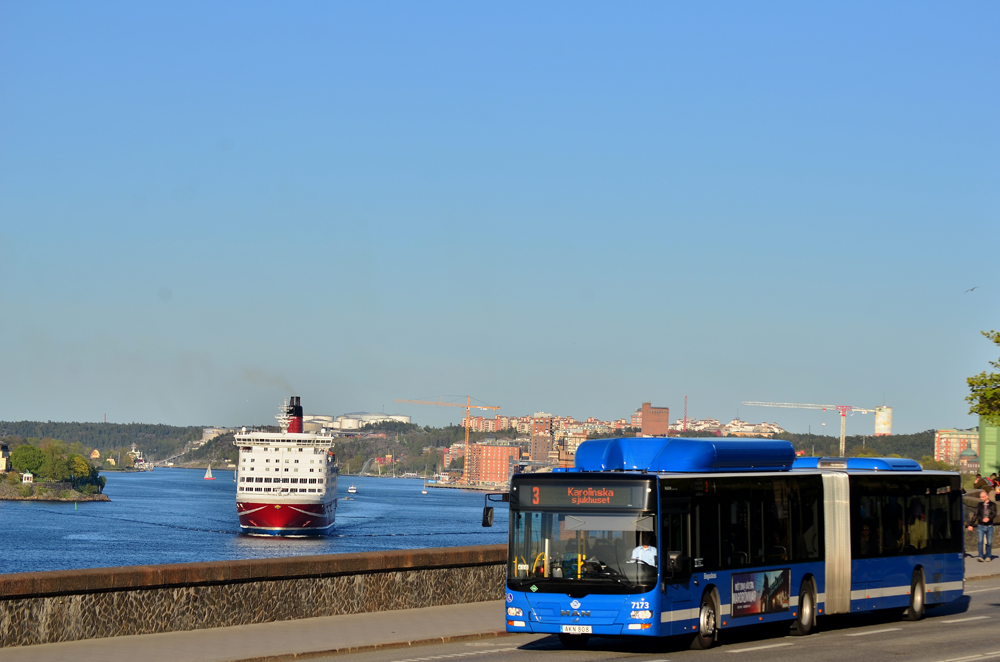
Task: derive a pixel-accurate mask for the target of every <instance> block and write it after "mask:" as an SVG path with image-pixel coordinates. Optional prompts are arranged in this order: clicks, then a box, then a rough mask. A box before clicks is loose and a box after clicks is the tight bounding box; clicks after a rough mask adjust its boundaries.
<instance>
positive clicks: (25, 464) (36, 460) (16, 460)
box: [10, 444, 45, 473]
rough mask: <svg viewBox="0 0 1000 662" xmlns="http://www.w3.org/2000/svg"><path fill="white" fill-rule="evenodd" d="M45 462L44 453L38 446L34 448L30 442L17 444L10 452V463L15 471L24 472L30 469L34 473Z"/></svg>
mask: <svg viewBox="0 0 1000 662" xmlns="http://www.w3.org/2000/svg"><path fill="white" fill-rule="evenodd" d="M44 462H45V453H43V452H42V450H41V449H40V448H35V447H34V446H31V445H30V444H24V445H23V446H18V447H17V448H15V449H14V451H13V452H12V453H11V454H10V463H11V466H13V467H14V469H16V470H17V471H19V472H21V473H24V472H25V471H30V472H31V473H36V472H37V471H38V470H39V469H40V468H41V467H42V464H43V463H44Z"/></svg>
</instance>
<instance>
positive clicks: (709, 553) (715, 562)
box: [692, 494, 721, 572]
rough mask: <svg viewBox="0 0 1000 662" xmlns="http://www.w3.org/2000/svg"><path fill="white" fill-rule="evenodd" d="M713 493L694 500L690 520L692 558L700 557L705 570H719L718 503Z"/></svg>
mask: <svg viewBox="0 0 1000 662" xmlns="http://www.w3.org/2000/svg"><path fill="white" fill-rule="evenodd" d="M713 496H714V495H709V494H706V495H705V496H704V497H703V498H701V499H699V500H697V501H696V502H695V507H694V512H693V514H692V520H693V521H694V525H693V526H694V531H693V532H692V541H693V543H694V548H693V549H692V554H693V556H694V558H696V559H701V563H702V567H703V568H704V569H705V571H706V572H708V571H712V570H719V569H720V568H721V564H720V562H719V543H720V541H719V504H718V502H717V501H716V500H715V499H714V498H713Z"/></svg>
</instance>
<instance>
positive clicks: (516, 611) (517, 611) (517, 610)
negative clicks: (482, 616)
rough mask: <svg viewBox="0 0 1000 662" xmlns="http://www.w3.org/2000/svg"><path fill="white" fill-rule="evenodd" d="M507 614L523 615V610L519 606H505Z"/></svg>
mask: <svg viewBox="0 0 1000 662" xmlns="http://www.w3.org/2000/svg"><path fill="white" fill-rule="evenodd" d="M507 615H508V616H524V612H523V611H521V608H520V607H507Z"/></svg>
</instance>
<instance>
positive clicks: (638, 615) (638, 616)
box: [507, 609, 653, 621]
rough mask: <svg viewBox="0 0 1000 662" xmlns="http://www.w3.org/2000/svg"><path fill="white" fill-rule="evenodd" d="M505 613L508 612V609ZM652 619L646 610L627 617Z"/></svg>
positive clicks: (651, 613)
mask: <svg viewBox="0 0 1000 662" xmlns="http://www.w3.org/2000/svg"><path fill="white" fill-rule="evenodd" d="M507 611H510V610H509V609H508V610H507ZM652 617H653V612H651V611H649V610H648V609H643V610H642V611H633V612H632V613H631V614H630V615H629V618H632V619H635V620H637V621H641V620H646V619H650V618H652Z"/></svg>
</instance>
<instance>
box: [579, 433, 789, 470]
mask: <svg viewBox="0 0 1000 662" xmlns="http://www.w3.org/2000/svg"><path fill="white" fill-rule="evenodd" d="M794 459H795V448H794V447H793V446H792V444H791V442H788V441H775V440H770V439H768V440H753V441H750V440H746V441H743V440H741V441H728V440H721V439H689V438H684V437H666V438H664V437H620V438H616V439H594V440H592V441H585V442H584V443H582V444H580V447H579V448H577V449H576V465H575V466H576V469H577V470H578V471H657V472H659V471H662V472H671V473H702V472H720V471H788V470H789V469H791V468H792V462H793V460H794Z"/></svg>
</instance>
